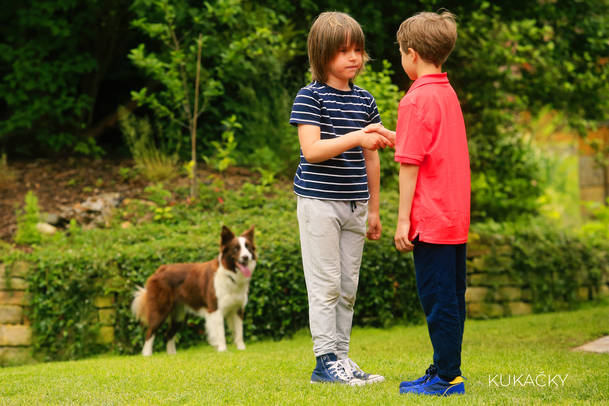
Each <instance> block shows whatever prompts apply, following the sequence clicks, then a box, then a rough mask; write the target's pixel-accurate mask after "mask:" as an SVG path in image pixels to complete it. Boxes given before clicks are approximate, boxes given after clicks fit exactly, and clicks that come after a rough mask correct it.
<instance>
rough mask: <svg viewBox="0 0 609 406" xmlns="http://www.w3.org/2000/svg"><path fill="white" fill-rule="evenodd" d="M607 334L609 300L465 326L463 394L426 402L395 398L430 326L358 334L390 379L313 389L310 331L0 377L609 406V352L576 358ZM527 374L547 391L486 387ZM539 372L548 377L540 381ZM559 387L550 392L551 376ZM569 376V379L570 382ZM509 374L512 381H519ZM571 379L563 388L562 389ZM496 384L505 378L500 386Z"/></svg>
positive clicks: (76, 386) (298, 395) (189, 395)
mask: <svg viewBox="0 0 609 406" xmlns="http://www.w3.org/2000/svg"><path fill="white" fill-rule="evenodd" d="M603 335H609V305H606V304H605V305H601V306H598V307H594V308H588V309H583V310H579V311H575V312H570V313H554V314H544V315H536V316H527V317H520V318H511V319H500V320H491V321H471V320H468V321H467V323H466V334H465V342H464V350H463V373H464V375H465V376H466V377H467V378H468V380H467V382H466V391H467V393H466V395H464V396H453V397H449V398H443V399H439V398H426V397H420V396H416V395H408V396H403V395H402V396H400V395H398V384H399V382H400V381H401V380H403V379H405V378H415V377H418V376H419V375H421V374H422V372H423V371H424V370H425V368H426V367H427V366H428V364H429V363H430V359H431V345H430V344H429V339H428V337H427V331H426V326H415V327H395V328H392V329H388V330H376V329H354V331H353V337H352V349H351V354H350V355H351V357H352V358H354V359H355V360H356V362H358V363H359V365H360V366H361V367H363V369H364V370H366V371H369V372H372V373H381V374H383V375H384V376H385V377H386V378H387V380H386V382H384V383H381V384H375V385H368V386H365V387H355V388H352V387H346V386H342V385H321V384H318V385H311V384H310V383H309V377H310V373H311V370H312V369H313V367H314V358H313V355H312V351H311V348H312V344H311V342H310V337H309V336H308V332H301V333H299V334H297V335H296V336H295V337H294V338H293V339H291V340H285V341H281V342H271V341H266V342H261V343H253V344H249V345H248V348H247V349H246V350H245V351H244V352H240V351H239V352H238V351H237V350H236V349H234V346H231V347H229V351H228V352H227V353H223V354H218V353H216V352H215V351H214V350H213V349H212V348H211V347H209V346H207V345H201V346H200V347H198V348H190V349H182V348H180V347H179V344H178V355H176V356H167V355H166V354H164V353H157V354H154V355H153V356H152V357H150V358H143V357H142V356H130V357H118V356H109V357H100V358H96V359H90V360H84V361H76V362H58V363H48V364H39V365H33V366H23V367H16V368H5V369H1V370H0V404H3V405H4V404H6V405H12V404H21V405H32V404H78V405H92V404H112V405H124V404H133V405H161V404H171V405H174V404H193V405H196V404H205V405H221V404H225V405H363V404H366V405H367V404H370V405H394V404H395V405H403V404H407V405H409V404H412V405H415V404H416V405H421V404H456V405H470V404H472V405H481V404H497V405H516V404H518V405H535V404H550V405H573V404H584V405H585V404H605V405H606V404H609V395H608V391H609V374H608V372H609V354H590V353H581V352H574V351H571V348H573V347H576V346H578V345H581V344H584V343H585V342H587V341H590V340H593V339H596V338H599V337H601V336H603ZM514 374H515V375H517V376H518V375H523V376H522V378H521V379H520V381H521V382H522V383H523V384H524V383H525V381H526V377H527V375H531V377H532V379H533V380H535V379H536V378H537V377H538V376H539V378H538V383H540V384H542V380H543V379H545V380H546V381H545V383H546V386H543V387H542V386H534V385H532V384H531V383H530V381H529V383H527V384H526V385H525V386H521V385H520V384H518V383H516V386H514V385H513V380H512V382H511V384H510V386H507V387H502V386H497V385H495V384H494V383H490V384H489V376H490V378H491V379H492V378H493V377H495V376H496V375H503V383H504V384H505V383H507V379H508V375H511V376H512V377H513V375H514ZM541 374H543V375H541ZM556 375H560V377H561V378H557V379H555V382H556V383H557V384H558V386H556V385H555V384H552V385H551V386H548V385H547V379H548V376H551V377H556ZM565 377H566V379H565ZM511 379H513V378H511ZM561 379H562V380H564V386H563V383H562V381H561ZM495 381H496V382H499V379H496V380H495Z"/></svg>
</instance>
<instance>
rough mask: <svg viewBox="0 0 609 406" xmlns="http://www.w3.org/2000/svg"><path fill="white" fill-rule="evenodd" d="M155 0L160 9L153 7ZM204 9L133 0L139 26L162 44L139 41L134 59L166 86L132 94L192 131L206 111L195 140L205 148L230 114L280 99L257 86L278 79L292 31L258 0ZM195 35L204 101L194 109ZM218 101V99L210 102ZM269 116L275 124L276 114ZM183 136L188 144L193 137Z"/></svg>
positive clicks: (242, 115) (223, 0) (175, 1)
mask: <svg viewBox="0 0 609 406" xmlns="http://www.w3.org/2000/svg"><path fill="white" fill-rule="evenodd" d="M151 3H153V4H154V5H155V7H154V8H150V7H149V6H150V5H151ZM199 6H200V4H199V3H196V2H192V1H187V0H172V1H169V0H163V1H156V2H150V1H143V0H142V1H136V2H135V5H134V10H135V12H136V13H137V14H138V15H139V16H140V18H138V19H136V20H135V21H134V22H133V26H134V27H136V28H138V29H140V30H141V31H142V32H144V33H145V34H146V35H148V36H149V37H150V38H151V39H154V40H158V41H160V42H161V43H162V44H164V47H163V48H161V52H158V53H157V52H150V51H147V49H148V48H147V46H146V44H140V46H139V47H138V48H136V49H133V50H132V51H131V54H130V58H131V60H132V61H133V62H134V63H135V65H136V66H138V67H139V68H141V69H143V70H144V71H145V72H146V74H147V75H148V76H150V77H152V78H154V79H156V80H158V81H159V82H161V83H162V84H163V87H164V88H163V89H162V90H160V91H158V92H156V93H152V94H150V93H148V91H147V89H146V88H144V89H142V90H141V91H139V92H133V93H132V95H133V98H134V99H135V100H138V101H139V102H140V103H145V104H147V105H149V106H150V107H152V108H153V110H155V111H156V113H157V115H159V116H160V117H167V118H169V119H170V120H172V121H173V122H175V123H177V124H179V125H181V126H182V127H185V128H189V129H191V128H192V117H194V116H196V117H197V118H198V117H199V115H200V114H204V116H205V120H199V121H200V122H199V123H198V124H199V125H198V127H197V128H198V133H197V137H198V138H200V139H202V140H203V143H201V144H200V145H203V146H205V145H210V146H212V147H213V146H214V145H213V144H212V143H211V141H216V140H218V138H221V136H220V133H219V131H218V127H220V126H221V125H223V124H222V123H221V122H222V120H224V119H225V118H226V117H231V116H233V115H235V114H236V115H237V116H238V117H239V120H240V121H241V120H245V119H246V118H249V117H251V116H252V115H254V111H255V109H256V108H257V107H258V104H259V103H261V100H260V99H263V101H262V103H261V104H264V101H265V100H271V102H272V103H275V100H273V99H272V96H273V95H274V94H273V93H272V94H270V95H267V93H268V88H266V87H257V86H256V83H258V84H260V83H274V84H276V85H278V84H279V80H280V77H281V73H282V68H283V66H284V63H285V62H286V61H287V60H289V59H290V58H291V46H292V45H291V37H292V36H293V34H292V33H291V32H290V29H289V27H288V26H285V25H284V24H283V23H282V21H281V20H282V18H281V17H280V16H278V15H277V14H276V13H275V12H273V11H272V10H271V9H269V8H265V7H261V6H258V5H257V4H256V3H255V2H251V1H229V0H217V1H214V2H209V3H205V7H203V8H198V7H199ZM197 34H201V35H202V54H201V58H202V67H201V70H200V75H201V79H200V83H199V86H200V89H199V90H200V92H201V94H202V102H201V103H200V104H199V109H198V110H199V111H197V112H195V111H194V99H193V94H194V93H195V89H194V78H195V75H196V58H197V45H198V44H197V39H196V37H197ZM269 80H270V81H271V82H269ZM212 100H214V103H213V104H210V102H211V101H212ZM269 117H271V119H270V122H271V123H273V122H274V120H273V119H272V117H275V116H273V115H270V116H269ZM248 122H250V121H248ZM255 125H257V123H255V122H252V123H251V126H255ZM268 127H270V126H267V128H268ZM235 135H236V139H237V143H239V144H241V140H243V141H244V142H245V144H249V145H251V144H252V141H248V138H249V137H243V136H240V135H237V134H235ZM189 136H190V134H189V135H188V137H189ZM180 137H181V138H180V139H181V140H182V141H185V139H186V137H187V136H186V135H185V134H182V135H181V136H180ZM276 139H279V137H277V138H276ZM223 142H224V143H226V142H227V141H226V140H225V139H223ZM184 144H185V145H189V144H186V143H184ZM222 148H226V145H223V146H222ZM216 152H217V151H216Z"/></svg>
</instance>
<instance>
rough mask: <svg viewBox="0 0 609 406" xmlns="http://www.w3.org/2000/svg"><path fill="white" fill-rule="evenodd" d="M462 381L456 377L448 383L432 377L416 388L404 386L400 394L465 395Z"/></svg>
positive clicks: (460, 377) (459, 377) (437, 377)
mask: <svg viewBox="0 0 609 406" xmlns="http://www.w3.org/2000/svg"><path fill="white" fill-rule="evenodd" d="M463 382H465V381H464V379H463V377H462V376H458V377H456V378H455V379H453V380H452V381H450V382H446V381H443V380H442V379H440V377H439V376H434V377H433V378H431V379H430V380H428V381H426V382H424V383H423V384H422V385H418V386H405V387H402V388H400V394H405V393H416V394H419V395H436V396H448V395H454V394H459V395H463V394H464V393H465V385H464V384H463Z"/></svg>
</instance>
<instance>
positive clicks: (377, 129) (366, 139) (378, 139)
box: [359, 123, 395, 151]
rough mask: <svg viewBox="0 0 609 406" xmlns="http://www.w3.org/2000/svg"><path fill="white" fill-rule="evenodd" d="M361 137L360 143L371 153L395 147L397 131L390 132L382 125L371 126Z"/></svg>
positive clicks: (366, 128)
mask: <svg viewBox="0 0 609 406" xmlns="http://www.w3.org/2000/svg"><path fill="white" fill-rule="evenodd" d="M362 131H363V134H362V135H361V139H360V143H359V145H361V146H362V147H363V148H366V149H369V150H371V151H376V150H378V149H383V148H386V147H390V148H393V147H394V146H395V131H390V130H388V129H386V128H385V127H383V125H382V124H379V123H376V124H370V125H369V126H367V127H365V128H364V129H363V130H362Z"/></svg>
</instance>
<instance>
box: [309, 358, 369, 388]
mask: <svg viewBox="0 0 609 406" xmlns="http://www.w3.org/2000/svg"><path fill="white" fill-rule="evenodd" d="M318 382H335V383H342V384H345V385H349V386H363V385H365V384H366V382H365V381H363V380H361V379H358V378H356V377H354V376H353V373H351V368H350V367H349V365H348V364H347V366H346V367H345V364H344V363H343V361H341V360H337V359H336V355H334V354H325V355H322V356H320V357H317V366H316V367H315V370H313V374H312V375H311V383H318Z"/></svg>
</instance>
